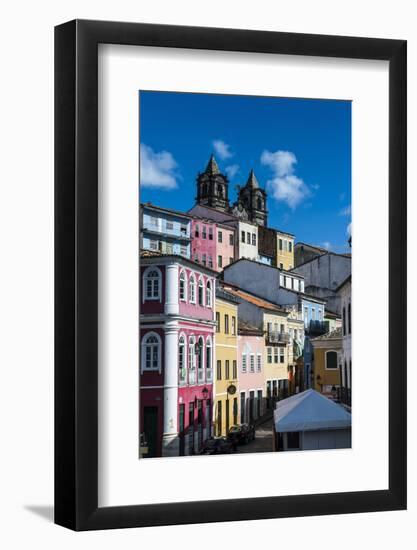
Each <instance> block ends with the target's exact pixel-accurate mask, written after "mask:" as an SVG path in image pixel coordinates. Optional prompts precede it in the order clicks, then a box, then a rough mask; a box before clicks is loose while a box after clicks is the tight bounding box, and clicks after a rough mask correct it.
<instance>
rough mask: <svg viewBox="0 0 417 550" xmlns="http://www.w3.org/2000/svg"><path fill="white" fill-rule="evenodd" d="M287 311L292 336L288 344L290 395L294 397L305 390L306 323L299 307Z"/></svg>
mask: <svg viewBox="0 0 417 550" xmlns="http://www.w3.org/2000/svg"><path fill="white" fill-rule="evenodd" d="M286 309H287V311H288V318H287V322H288V332H289V335H290V340H289V344H288V378H289V393H290V395H293V394H294V393H298V392H300V391H303V390H304V361H303V350H304V321H303V319H302V313H301V312H300V311H298V308H297V306H289V307H288V308H286Z"/></svg>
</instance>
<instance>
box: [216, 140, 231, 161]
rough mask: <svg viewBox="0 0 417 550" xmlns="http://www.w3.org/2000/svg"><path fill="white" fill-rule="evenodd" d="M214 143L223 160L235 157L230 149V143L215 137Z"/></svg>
mask: <svg viewBox="0 0 417 550" xmlns="http://www.w3.org/2000/svg"><path fill="white" fill-rule="evenodd" d="M212 144H213V147H214V150H215V152H216V153H217V155H218V156H219V157H220V158H221V159H222V160H226V159H229V158H230V157H233V153H232V152H231V151H230V145H228V144H227V143H225V142H224V141H222V140H221V139H214V140H213V141H212Z"/></svg>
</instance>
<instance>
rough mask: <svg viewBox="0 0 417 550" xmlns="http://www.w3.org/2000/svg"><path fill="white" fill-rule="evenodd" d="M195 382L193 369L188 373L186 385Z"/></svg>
mask: <svg viewBox="0 0 417 550" xmlns="http://www.w3.org/2000/svg"><path fill="white" fill-rule="evenodd" d="M195 381H196V372H195V369H193V370H189V371H188V383H189V384H195Z"/></svg>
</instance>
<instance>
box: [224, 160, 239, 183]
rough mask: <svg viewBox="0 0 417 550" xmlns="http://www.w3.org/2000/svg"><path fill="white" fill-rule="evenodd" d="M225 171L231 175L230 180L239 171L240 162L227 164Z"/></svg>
mask: <svg viewBox="0 0 417 550" xmlns="http://www.w3.org/2000/svg"><path fill="white" fill-rule="evenodd" d="M225 171H226V174H227V175H228V177H229V180H231V179H233V178H234V177H235V176H236V174H237V173H238V172H239V165H238V164H231V165H230V166H226V168H225Z"/></svg>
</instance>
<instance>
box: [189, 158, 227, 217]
mask: <svg viewBox="0 0 417 550" xmlns="http://www.w3.org/2000/svg"><path fill="white" fill-rule="evenodd" d="M196 201H197V204H201V205H203V206H210V207H211V208H216V209H217V210H223V211H227V210H229V180H228V179H227V176H225V175H224V174H222V173H221V172H220V169H219V165H218V164H217V162H216V159H215V158H214V155H211V157H210V160H209V161H208V164H207V167H206V169H205V170H204V172H202V173H200V174H198V176H197V197H196Z"/></svg>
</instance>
